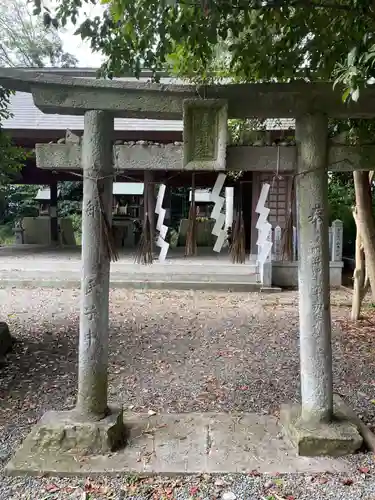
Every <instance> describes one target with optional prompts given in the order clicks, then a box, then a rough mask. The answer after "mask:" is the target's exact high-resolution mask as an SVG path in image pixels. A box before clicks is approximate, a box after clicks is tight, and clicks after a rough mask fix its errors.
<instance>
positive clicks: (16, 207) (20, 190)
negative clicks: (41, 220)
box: [0, 184, 38, 227]
mask: <svg viewBox="0 0 375 500" xmlns="http://www.w3.org/2000/svg"><path fill="white" fill-rule="evenodd" d="M37 192H38V186H30V185H17V184H6V185H3V186H1V187H0V224H1V225H9V226H11V227H13V226H14V224H15V222H17V221H20V220H21V219H22V218H23V217H36V216H37V215H38V203H37V201H36V200H35V196H36V194H37Z"/></svg>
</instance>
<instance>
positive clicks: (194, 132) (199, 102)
mask: <svg viewBox="0 0 375 500" xmlns="http://www.w3.org/2000/svg"><path fill="white" fill-rule="evenodd" d="M227 116H228V114H227V102H226V101H224V100H221V99H186V100H185V101H184V168H187V169H191V170H225V162H226V146H227Z"/></svg>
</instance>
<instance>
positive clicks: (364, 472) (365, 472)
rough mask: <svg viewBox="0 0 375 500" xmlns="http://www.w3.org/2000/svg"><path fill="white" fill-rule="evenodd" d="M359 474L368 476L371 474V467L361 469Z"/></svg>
mask: <svg viewBox="0 0 375 500" xmlns="http://www.w3.org/2000/svg"><path fill="white" fill-rule="evenodd" d="M358 472H360V473H361V474H368V473H369V472H370V468H369V467H359V468H358Z"/></svg>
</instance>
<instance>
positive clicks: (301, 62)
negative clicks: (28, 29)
mask: <svg viewBox="0 0 375 500" xmlns="http://www.w3.org/2000/svg"><path fill="white" fill-rule="evenodd" d="M33 1H34V3H35V6H36V9H35V12H36V13H38V12H41V10H42V9H43V4H42V0H33ZM100 3H102V4H103V14H102V15H97V16H93V17H92V18H90V17H88V18H87V19H85V21H84V22H83V23H82V24H81V25H80V26H79V27H78V29H77V33H79V34H80V35H81V36H82V38H84V39H89V40H90V41H91V47H92V49H93V50H96V51H102V52H103V53H104V55H105V56H107V62H106V64H105V65H104V67H103V71H104V72H105V73H106V74H107V75H109V76H116V75H119V74H122V73H124V72H125V71H131V72H133V73H135V74H136V75H138V74H139V72H140V70H141V69H142V68H148V69H151V70H152V71H153V72H154V76H156V75H157V73H158V71H161V70H165V69H166V66H168V65H170V64H172V65H173V66H174V67H175V68H176V66H177V68H178V72H179V74H180V75H181V74H182V75H186V76H189V77H190V78H192V77H193V76H194V75H196V76H197V77H198V75H199V78H200V79H201V80H204V79H207V80H209V79H210V78H212V77H213V75H212V73H210V71H209V69H210V68H211V69H214V70H217V67H216V68H215V67H213V65H212V63H213V61H217V58H218V55H219V54H220V53H221V54H223V53H225V57H224V61H221V69H222V70H224V71H223V72H222V73H221V76H223V73H224V74H225V73H227V74H230V75H231V76H232V77H233V78H236V79H237V80H240V81H241V80H242V81H262V80H267V81H270V80H271V81H272V80H273V79H277V80H279V81H290V80H293V79H306V80H308V81H310V80H319V79H324V80H330V79H333V77H335V78H336V79H337V80H338V81H339V82H340V83H343V84H344V86H346V88H347V89H348V90H347V92H346V94H345V98H348V97H349V96H352V98H354V99H357V98H358V96H359V91H360V88H361V87H363V86H364V85H366V84H367V81H368V79H369V78H370V77H371V76H375V68H374V61H375V39H374V36H375V35H374V33H375V30H374V28H375V6H374V2H373V0H319V1H318V0H315V1H312V0H264V1H262V0H235V1H230V0H181V1H180V2H178V3H177V2H176V1H174V0H101V2H100ZM85 4H86V5H91V6H92V5H96V4H99V1H97V0H58V2H57V8H56V10H55V11H54V12H51V11H47V10H44V20H45V22H46V23H47V24H48V23H52V24H54V25H55V26H57V25H58V24H60V25H62V26H64V25H65V24H66V23H67V21H69V20H70V21H72V22H73V23H77V18H78V15H79V12H80V8H81V7H82V5H85ZM348 52H349V55H348ZM214 66H215V65H214ZM214 76H217V71H216V73H214Z"/></svg>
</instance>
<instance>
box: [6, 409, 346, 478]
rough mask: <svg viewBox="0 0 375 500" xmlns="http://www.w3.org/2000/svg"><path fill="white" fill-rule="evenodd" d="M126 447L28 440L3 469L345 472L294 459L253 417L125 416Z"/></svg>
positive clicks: (330, 464)
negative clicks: (66, 446)
mask: <svg viewBox="0 0 375 500" xmlns="http://www.w3.org/2000/svg"><path fill="white" fill-rule="evenodd" d="M125 427H126V428H127V429H128V430H129V436H128V441H127V446H126V447H125V448H124V449H122V450H120V451H117V452H115V453H110V454H105V455H86V456H82V455H78V454H75V453H72V452H66V451H64V452H61V451H59V453H56V451H54V452H51V450H49V449H48V448H47V447H44V448H38V449H37V451H36V452H35V453H31V452H30V448H29V445H28V441H27V439H26V441H25V443H24V444H23V445H22V447H21V448H20V449H19V450H18V451H17V453H16V455H15V456H14V458H13V459H12V460H11V462H10V463H9V464H8V465H7V468H6V471H7V473H8V474H16V475H17V474H23V473H27V474H34V475H38V474H40V473H43V474H55V475H56V474H57V475H59V474H60V475H69V474H71V475H77V474H82V475H91V476H92V475H95V474H100V473H109V474H118V473H133V474H141V475H151V474H166V475H170V474H194V473H201V472H207V473H220V472H228V473H236V472H250V471H253V470H258V471H259V472H260V473H276V472H280V473H283V472H308V473H318V472H324V471H327V472H328V471H331V472H338V471H340V472H346V471H348V470H349V469H348V467H349V466H348V463H347V462H345V461H344V460H340V459H331V458H306V457H299V456H297V455H296V452H295V450H294V449H293V447H292V446H291V444H289V442H288V441H284V440H283V439H282V437H281V427H280V426H279V423H278V420H277V418H276V417H273V416H268V415H257V414H210V413H186V414H165V415H156V416H152V417H149V416H147V415H139V414H126V415H125Z"/></svg>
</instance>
